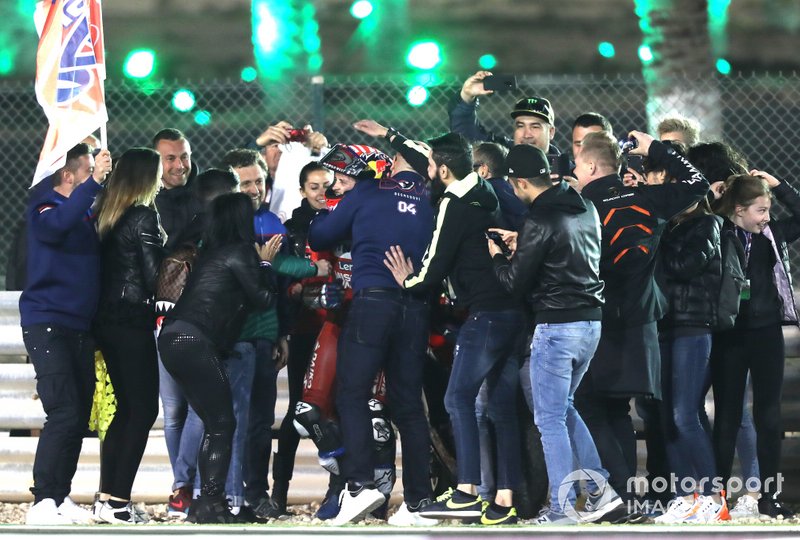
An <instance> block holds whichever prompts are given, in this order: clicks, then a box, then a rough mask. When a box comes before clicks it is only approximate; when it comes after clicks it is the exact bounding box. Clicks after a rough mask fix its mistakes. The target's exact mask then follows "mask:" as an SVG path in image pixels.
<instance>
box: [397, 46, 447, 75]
mask: <svg viewBox="0 0 800 540" xmlns="http://www.w3.org/2000/svg"><path fill="white" fill-rule="evenodd" d="M441 62H442V56H441V49H440V48H439V44H438V43H436V42H435V41H421V42H418V43H415V44H414V45H412V46H411V48H410V49H409V50H408V56H406V63H407V64H408V65H409V66H411V67H412V68H416V69H433V68H435V67H436V66H438V65H439V64H440V63H441Z"/></svg>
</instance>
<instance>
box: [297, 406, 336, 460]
mask: <svg viewBox="0 0 800 540" xmlns="http://www.w3.org/2000/svg"><path fill="white" fill-rule="evenodd" d="M293 423H294V427H295V429H297V432H298V433H299V434H300V436H301V437H309V438H310V439H311V440H312V441H314V444H315V445H316V446H317V449H318V450H319V451H320V454H323V453H330V452H334V451H336V450H338V449H339V448H341V447H342V442H341V440H342V437H341V435H340V434H339V427H338V426H337V425H336V424H335V423H334V422H332V421H331V420H328V419H325V418H323V417H322V414H320V408H319V407H317V406H316V405H313V404H311V403H307V402H305V401H298V402H297V405H296V406H295V408H294V422H293Z"/></svg>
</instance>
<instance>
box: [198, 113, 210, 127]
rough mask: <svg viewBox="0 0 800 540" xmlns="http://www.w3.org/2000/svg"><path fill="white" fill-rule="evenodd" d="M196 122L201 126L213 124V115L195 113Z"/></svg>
mask: <svg viewBox="0 0 800 540" xmlns="http://www.w3.org/2000/svg"><path fill="white" fill-rule="evenodd" d="M194 121H195V123H196V124H197V125H199V126H207V125H208V124H210V123H211V113H210V112H208V111H197V112H196V113H194Z"/></svg>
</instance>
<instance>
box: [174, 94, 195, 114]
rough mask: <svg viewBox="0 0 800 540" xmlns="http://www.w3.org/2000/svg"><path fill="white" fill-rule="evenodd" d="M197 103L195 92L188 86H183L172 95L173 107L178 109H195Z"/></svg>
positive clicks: (183, 110) (182, 110) (181, 110)
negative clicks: (187, 87) (188, 88)
mask: <svg viewBox="0 0 800 540" xmlns="http://www.w3.org/2000/svg"><path fill="white" fill-rule="evenodd" d="M195 103H196V101H195V99H194V93H193V92H192V91H191V90H187V89H186V88H181V89H180V90H178V91H177V92H175V93H174V94H173V95H172V107H173V108H174V109H175V110H176V111H180V112H189V111H191V110H192V109H194V105H195Z"/></svg>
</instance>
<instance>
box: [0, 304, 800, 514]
mask: <svg viewBox="0 0 800 540" xmlns="http://www.w3.org/2000/svg"><path fill="white" fill-rule="evenodd" d="M18 300H19V293H18V292H8V291H0V501H7V502H21V501H30V500H31V499H32V497H31V494H30V492H29V491H28V488H29V487H30V484H31V481H32V477H31V470H32V467H33V458H34V455H35V452H36V445H37V443H38V437H36V436H30V437H12V436H10V434H9V430H34V431H35V430H38V429H41V427H42V425H43V424H44V419H45V416H44V411H43V410H42V406H41V403H40V402H39V399H38V395H37V394H36V381H35V377H34V370H33V366H32V365H31V364H26V363H20V362H21V361H24V358H25V348H24V345H23V343H22V332H21V330H20V327H19V310H18V307H17V303H18ZM784 337H785V338H786V351H787V352H786V354H787V358H788V359H787V362H786V370H785V377H784V378H785V382H784V388H783V418H784V430H785V431H786V435H787V440H786V441H784V446H783V467H782V469H783V470H784V471H786V472H785V473H784V474H785V475H786V476H787V477H788V479H789V486H788V487H787V488H786V489H785V496H786V498H787V500H800V482H797V480H798V479H800V438H798V435H800V399H798V398H800V330H798V329H797V328H793V327H792V328H786V329H785V331H784ZM9 359H11V360H12V362H14V361H16V363H8V360H9ZM3 360H5V362H3ZM287 406H288V387H287V381H286V371H285V370H282V371H281V373H280V374H279V376H278V403H277V405H276V409H275V413H276V422H275V428H277V427H278V426H279V425H280V422H281V421H282V419H283V415H284V414H285V413H286V408H287ZM706 408H707V410H708V412H709V416H712V417H713V400H712V399H711V398H710V396H709V397H708V399H707V400H706ZM632 410H633V411H635V408H634V407H632ZM634 414H635V412H634ZM634 422H635V426H636V427H637V429H638V428H640V427H641V421H640V420H639V419H638V418H634ZM273 442H274V441H273ZM99 454H100V446H99V441H98V440H97V439H96V438H87V439H85V441H84V446H83V452H82V453H81V459H80V463H79V466H78V471H77V473H76V476H75V479H74V481H73V497H74V498H75V499H76V500H78V501H80V502H90V501H91V500H92V498H93V496H94V493H95V491H96V489H97V482H98V479H99V477H100V465H99ZM638 454H639V464H640V469H641V468H643V467H644V462H645V450H644V443H643V441H639V447H638ZM316 456H317V453H316V448H315V447H314V445H313V444H312V443H311V441H309V440H302V441H301V443H300V447H299V448H298V453H297V460H296V465H295V474H294V477H293V479H292V483H291V485H290V490H289V502H290V504H300V503H308V502H311V501H313V500H316V501H320V500H321V499H322V497H323V496H324V493H325V489H326V486H327V481H328V478H327V473H326V472H325V471H324V470H323V469H322V468H321V467H320V466H319V464H318V463H317V457H316ZM399 467H400V459H399V445H398V469H399ZM401 477H402V473H401V471H400V470H398V484H397V486H396V487H395V496H397V495H398V494H399V493H401V492H402V491H401V489H402V484H401V480H400V479H401ZM171 483H172V472H171V468H170V464H169V457H168V455H167V449H166V444H165V442H164V434H163V416H162V414H161V412H160V411H159V416H158V419H157V420H156V424H155V425H154V427H153V430H152V431H151V434H150V439H149V441H148V445H147V449H146V452H145V457H144V459H143V461H142V466H141V468H140V469H139V473H138V474H137V477H136V482H135V484H134V486H133V498H134V499H135V500H137V501H142V502H147V503H164V502H166V500H167V496H168V495H169V493H170V486H171Z"/></svg>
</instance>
